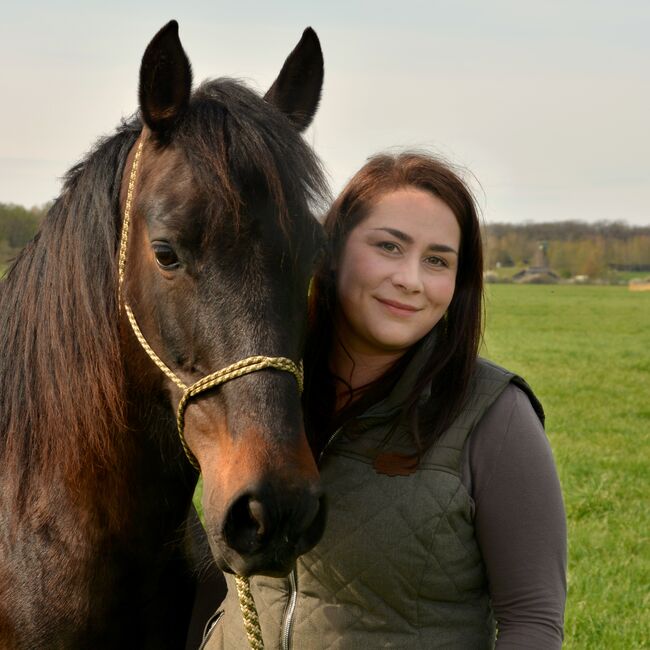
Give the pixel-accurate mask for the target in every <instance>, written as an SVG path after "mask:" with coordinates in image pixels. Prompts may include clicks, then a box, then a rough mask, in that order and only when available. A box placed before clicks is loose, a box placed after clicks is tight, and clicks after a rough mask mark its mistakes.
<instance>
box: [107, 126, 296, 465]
mask: <svg viewBox="0 0 650 650" xmlns="http://www.w3.org/2000/svg"><path fill="white" fill-rule="evenodd" d="M143 144H144V136H143V135H141V136H140V138H139V141H138V146H137V148H136V151H135V156H134V158H133V163H132V165H131V174H130V176H129V186H128V191H127V195H126V204H125V206H124V219H123V220H122V234H121V238H120V253H119V260H118V305H120V304H123V305H124V311H125V312H126V315H127V318H128V319H129V323H130V324H131V328H132V329H133V333H134V334H135V337H136V338H137V339H138V341H139V343H140V345H141V346H142V348H143V349H144V351H145V352H146V353H147V355H148V356H149V358H150V359H151V360H152V361H153V362H154V363H155V364H156V365H157V366H158V368H160V370H161V371H162V372H163V373H165V375H166V376H167V377H168V378H169V379H170V380H171V381H172V382H174V384H176V386H178V388H180V389H181V390H182V391H183V396H182V397H181V400H180V402H179V403H178V408H177V411H176V425H177V427H178V435H179V437H180V440H181V444H182V445H183V449H184V451H185V455H186V456H187V459H188V460H189V461H190V463H191V464H192V466H193V467H195V468H196V469H197V470H199V471H201V468H200V466H199V463H198V461H197V460H196V457H195V456H194V454H193V453H192V451H191V450H190V448H189V446H188V445H187V442H186V441H185V434H184V426H185V409H186V408H187V405H188V403H189V401H190V399H192V398H193V397H195V396H196V395H199V394H200V393H204V392H205V391H207V390H210V389H211V388H215V387H216V386H219V385H221V384H224V383H225V382H227V381H230V380H231V379H236V378H237V377H242V376H243V375H247V374H249V373H251V372H256V371H258V370H264V369H265V368H275V369H276V370H284V371H286V372H289V373H291V374H292V375H293V376H294V377H295V378H296V381H297V382H298V389H299V390H300V391H301V392H302V381H303V378H302V368H301V367H300V366H299V365H298V364H296V363H295V362H294V361H292V360H291V359H287V358H286V357H266V356H261V355H258V356H253V357H247V358H246V359H242V360H241V361H237V362H235V363H233V364H231V365H229V366H226V367H225V368H222V369H221V370H217V371H216V372H213V373H211V374H209V375H206V376H205V377H203V378H202V379H199V380H198V381H196V382H194V383H193V384H191V385H190V386H187V385H186V384H185V383H184V382H183V381H182V380H181V379H180V377H179V376H178V375H177V374H176V373H175V372H174V371H173V370H171V369H170V368H169V367H168V366H167V365H166V364H165V362H164V361H163V360H162V359H161V358H160V357H159V356H158V355H157V354H156V353H155V352H154V350H153V349H152V347H151V346H150V345H149V343H148V342H147V340H146V339H145V337H144V334H142V331H141V330H140V327H139V326H138V322H137V320H136V318H135V315H134V314H133V310H132V309H131V307H130V306H129V305H128V303H127V302H126V298H125V297H124V295H123V290H124V275H125V271H126V253H127V246H128V238H129V225H130V221H131V207H132V204H133V194H134V190H135V184H136V179H137V175H138V166H139V164H140V158H141V156H142V147H143Z"/></svg>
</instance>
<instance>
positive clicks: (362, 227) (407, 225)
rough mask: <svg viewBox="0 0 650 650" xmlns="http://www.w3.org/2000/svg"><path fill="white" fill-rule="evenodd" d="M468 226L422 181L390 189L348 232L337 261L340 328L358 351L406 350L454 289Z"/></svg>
mask: <svg viewBox="0 0 650 650" xmlns="http://www.w3.org/2000/svg"><path fill="white" fill-rule="evenodd" d="M459 248H460V227H459V225H458V221H457V220H456V217H455V216H454V213H453V212H452V211H451V209H450V208H449V207H448V206H447V204H446V203H444V202H443V201H442V200H440V199H439V198H438V197H436V196H434V195H433V194H430V193H429V192H426V191H424V190H420V189H416V188H414V187H407V188H401V189H398V190H395V191H392V192H389V193H387V194H384V195H383V196H381V197H380V198H379V200H378V201H377V202H376V203H375V204H374V206H373V208H372V209H371V211H370V213H369V215H368V216H367V217H366V218H365V219H364V220H363V221H361V222H360V223H359V224H358V225H357V226H356V227H355V228H354V229H353V230H352V231H351V232H350V234H349V235H348V239H347V241H346V242H345V245H344V247H343V250H342V252H341V256H340V258H339V260H338V264H337V267H336V273H337V282H336V287H337V296H338V310H337V314H336V321H337V329H338V334H339V337H340V338H341V342H342V343H343V345H344V346H345V348H346V349H347V350H348V351H349V352H351V353H355V352H356V353H357V354H364V355H370V356H372V355H385V354H387V353H388V354H395V353H399V352H405V351H406V350H407V349H408V348H409V347H410V346H412V345H413V344H414V343H416V342H417V341H419V340H420V339H421V338H422V337H423V336H424V335H425V334H427V333H428V332H429V331H430V330H431V329H432V328H433V327H434V325H436V323H437V322H438V321H439V320H440V319H441V318H442V317H443V316H444V314H445V312H446V311H447V308H448V307H449V303H450V302H451V299H452V297H453V295H454V287H455V284H456V270H457V266H458V252H459Z"/></svg>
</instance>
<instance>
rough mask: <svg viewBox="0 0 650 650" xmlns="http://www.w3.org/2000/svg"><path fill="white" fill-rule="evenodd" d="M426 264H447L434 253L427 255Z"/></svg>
mask: <svg viewBox="0 0 650 650" xmlns="http://www.w3.org/2000/svg"><path fill="white" fill-rule="evenodd" d="M427 264H429V266H448V264H447V260H444V259H443V258H442V257H438V256H436V255H434V256H432V257H427Z"/></svg>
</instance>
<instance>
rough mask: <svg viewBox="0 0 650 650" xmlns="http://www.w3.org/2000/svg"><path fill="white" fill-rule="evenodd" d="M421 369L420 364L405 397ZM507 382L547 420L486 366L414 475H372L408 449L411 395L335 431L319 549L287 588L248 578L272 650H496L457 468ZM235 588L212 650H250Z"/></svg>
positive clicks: (405, 384)
mask: <svg viewBox="0 0 650 650" xmlns="http://www.w3.org/2000/svg"><path fill="white" fill-rule="evenodd" d="M418 356H419V357H420V358H421V357H422V354H420V355H418ZM419 367H420V363H418V362H417V357H416V360H415V362H411V365H410V366H409V367H408V368H407V370H406V372H405V374H404V375H403V377H402V380H401V381H400V382H399V387H401V389H400V390H399V393H403V392H404V391H405V390H408V388H409V387H410V385H412V382H413V381H415V378H416V376H417V372H418V371H419ZM511 381H514V382H515V383H517V384H518V385H519V386H520V387H522V388H523V389H524V390H525V391H526V392H527V393H528V395H529V397H530V399H531V402H532V404H533V406H534V407H535V409H536V410H537V411H538V414H539V415H540V418H543V413H542V411H541V406H540V405H539V403H538V402H537V400H536V399H535V397H534V395H533V394H532V392H531V391H530V388H529V387H528V386H527V385H526V384H525V382H524V381H523V380H522V379H520V378H519V377H516V376H515V375H513V374H512V373H510V372H508V371H506V370H504V369H502V368H500V367H498V366H496V365H494V364H492V363H490V362H488V361H485V360H482V359H480V360H479V362H478V367H477V371H476V374H475V377H474V381H473V382H472V387H471V392H470V396H469V398H468V400H467V404H466V407H465V408H464V410H463V411H462V412H461V414H460V415H459V417H458V418H457V420H456V421H455V422H454V423H453V425H452V426H451V427H450V428H449V429H448V430H447V431H446V432H445V433H444V434H443V435H442V436H441V438H440V439H439V440H438V441H437V442H436V444H435V445H434V446H433V447H432V448H431V449H430V450H429V451H428V453H427V454H426V455H425V457H424V459H423V460H422V461H421V463H420V465H419V466H418V469H417V471H414V472H413V473H411V474H409V475H407V476H388V475H386V474H383V473H379V472H378V471H377V470H376V469H375V467H374V465H373V463H374V462H375V459H376V458H377V456H378V455H379V454H383V453H386V452H387V451H388V452H391V453H392V452H395V453H406V454H408V453H410V451H411V450H412V443H411V442H410V439H409V436H408V431H407V430H406V429H405V428H404V427H401V426H398V427H397V428H396V427H395V417H396V415H398V414H399V404H400V403H401V400H402V399H403V395H401V394H394V393H395V391H393V393H391V395H389V397H388V398H387V399H386V400H384V401H382V402H380V403H379V404H377V405H375V406H373V407H372V408H371V409H369V410H368V411H366V412H365V413H364V414H363V415H362V416H361V417H360V418H357V420H356V421H355V427H354V428H355V433H354V434H351V433H348V431H347V430H346V428H343V429H342V430H340V431H339V432H338V434H337V436H336V438H335V440H334V441H333V442H332V444H331V445H330V446H329V447H328V448H327V449H326V451H325V453H324V455H323V456H322V458H321V463H320V469H321V476H322V481H323V485H324V487H325V491H326V494H327V498H328V506H329V515H328V523H327V526H326V530H325V533H324V536H323V539H322V540H321V541H320V542H319V544H318V545H317V546H316V547H315V548H314V549H312V550H311V551H310V552H309V553H306V554H305V555H303V556H301V557H300V558H299V559H298V561H297V565H296V571H295V572H294V573H293V574H292V575H291V576H289V578H282V579H278V578H268V577H264V576H256V577H253V578H251V590H252V593H253V597H254V599H255V602H256V604H257V608H258V611H259V615H260V623H261V627H262V635H263V637H264V643H265V648H266V649H267V650H275V649H276V648H279V649H281V650H285V649H286V650H288V649H289V648H291V649H292V650H325V649H340V650H364V649H366V648H368V649H371V648H372V649H374V648H423V649H424V648H426V649H427V650H429V649H431V648H450V649H454V650H463V649H467V650H470V649H471V650H481V649H483V648H492V647H493V646H494V639H495V624H494V620H493V616H492V611H491V608H490V602H489V595H488V588H487V580H486V576H485V569H484V565H483V562H482V559H481V554H480V551H479V548H478V545H477V542H476V539H475V536H474V526H473V501H472V498H471V497H470V495H469V494H468V492H467V490H466V488H465V487H464V486H463V484H462V483H461V471H462V469H461V468H462V463H463V448H464V446H465V443H466V441H467V438H468V436H469V434H470V433H471V431H472V430H473V428H474V426H475V425H476V424H477V422H478V421H479V420H480V419H481V417H482V416H483V414H484V413H485V412H486V410H487V409H488V408H489V407H490V405H491V404H492V403H493V402H494V401H495V400H496V398H497V397H498V396H499V395H500V394H501V392H502V391H503V390H504V389H505V387H506V386H507V385H508V383H509V382H511ZM426 397H428V396H427V395H424V396H423V398H426ZM360 428H361V429H362V432H361V433H360V434H359V429H360ZM227 582H228V596H227V597H226V600H225V601H224V603H223V605H222V608H221V609H222V610H223V613H222V615H221V616H220V618H219V620H218V622H217V623H216V624H215V625H214V626H213V627H212V629H210V630H209V632H208V633H207V635H206V640H205V642H204V646H203V647H205V648H207V649H208V650H216V649H223V648H225V649H227V650H239V649H241V650H245V649H246V648H247V647H248V644H247V641H246V635H245V631H244V626H243V622H242V616H241V612H240V611H239V604H238V600H237V591H236V587H235V585H234V580H233V579H232V576H227Z"/></svg>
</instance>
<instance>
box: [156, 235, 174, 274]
mask: <svg viewBox="0 0 650 650" xmlns="http://www.w3.org/2000/svg"><path fill="white" fill-rule="evenodd" d="M151 247H152V248H153V252H154V255H155V256H156V262H158V266H159V267H160V268H161V269H165V270H166V271H169V270H171V269H176V268H178V267H179V266H180V262H179V261H178V256H177V255H176V253H175V252H174V249H173V248H172V247H171V246H170V245H169V244H167V243H165V242H159V241H157V242H153V244H152V245H151Z"/></svg>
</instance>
